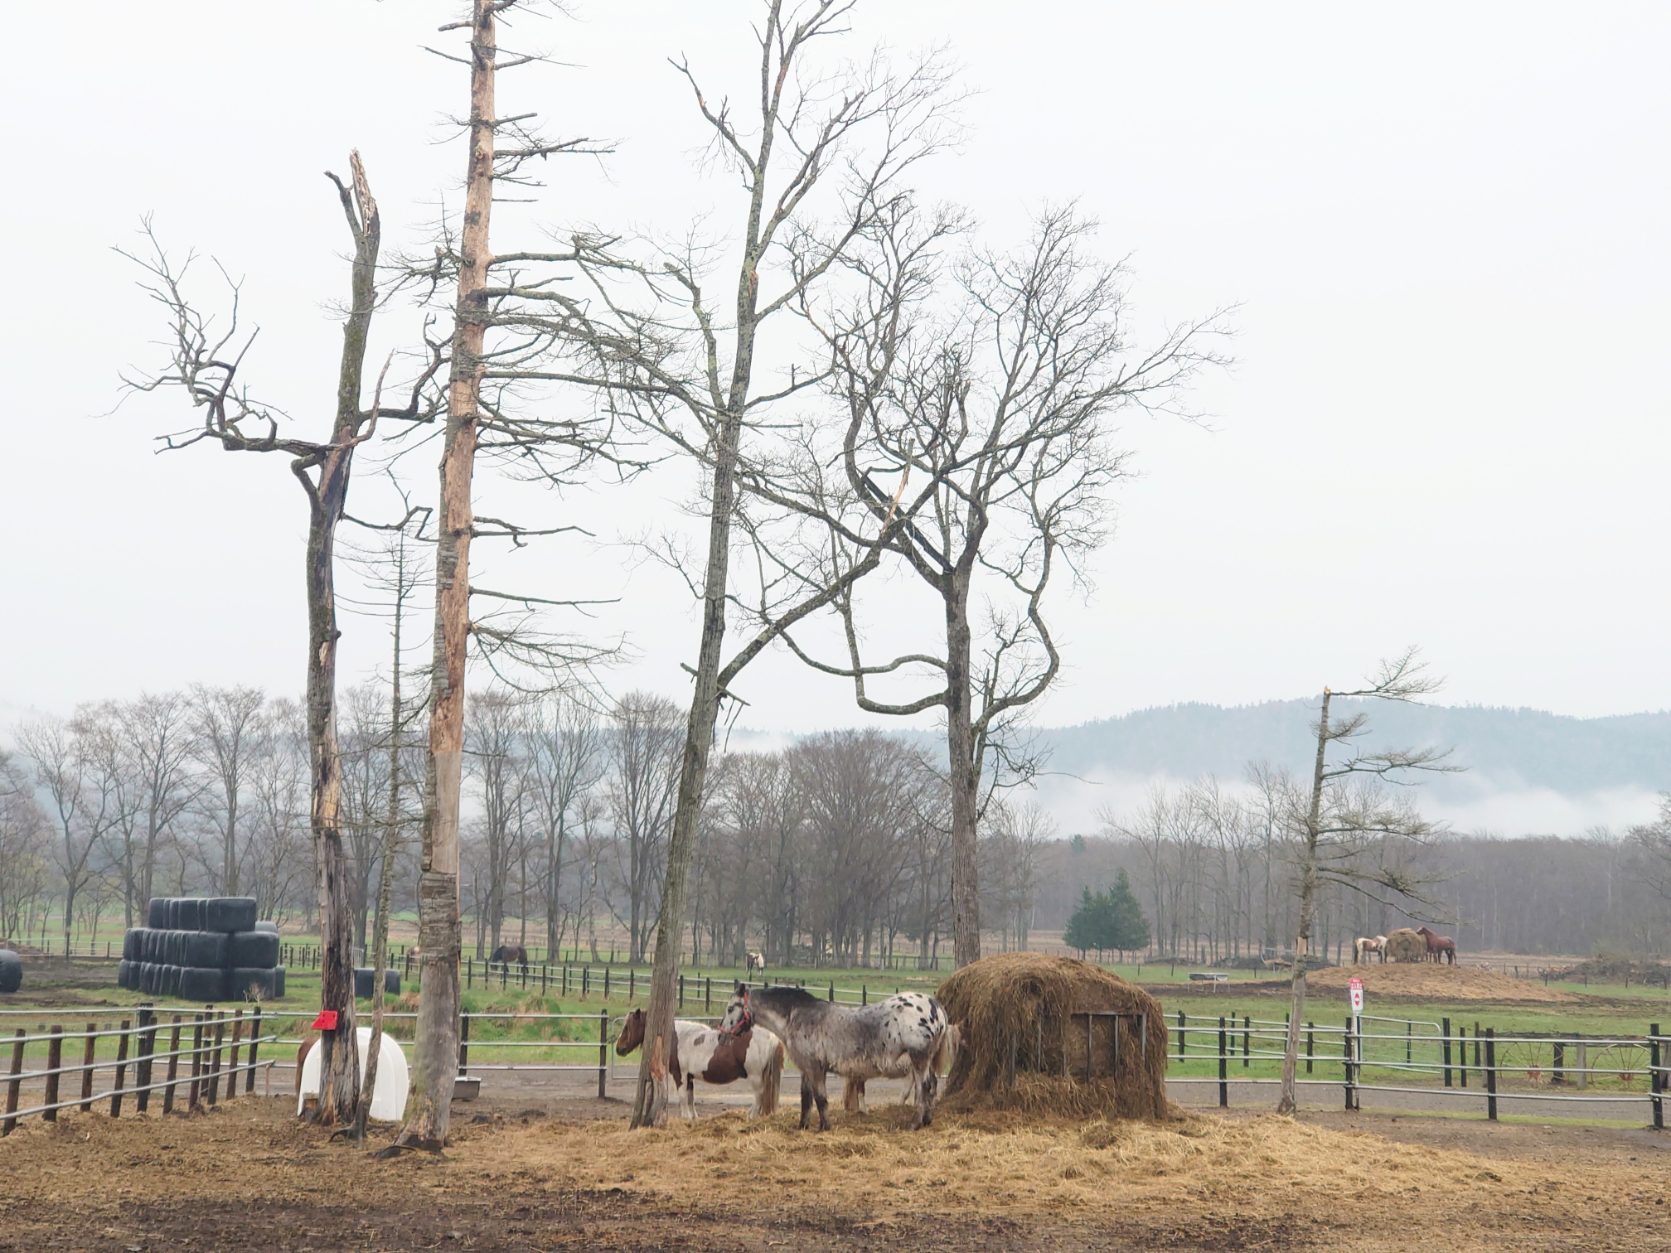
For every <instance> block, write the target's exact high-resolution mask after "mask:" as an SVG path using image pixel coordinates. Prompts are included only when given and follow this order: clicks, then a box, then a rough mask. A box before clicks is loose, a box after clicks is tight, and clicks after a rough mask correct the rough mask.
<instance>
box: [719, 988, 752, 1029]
mask: <svg viewBox="0 0 1671 1253" xmlns="http://www.w3.org/2000/svg"><path fill="white" fill-rule="evenodd" d="M753 1025H754V1014H753V1013H752V1012H751V1011H750V1009H749V1004H748V985H747V984H745V983H739V984H738V985H737V990H736V991H735V992H734V993H732V995H731V999H730V1000H729V1001H728V1002H726V1006H725V1017H723V1018H721V1019H720V1020H719V1033H720V1034H721V1035H736V1034H737V1033H738V1032H739V1031H747V1030H748V1029H749V1028H750V1027H752V1026H753Z"/></svg>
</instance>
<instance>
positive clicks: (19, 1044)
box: [0, 1027, 23, 1136]
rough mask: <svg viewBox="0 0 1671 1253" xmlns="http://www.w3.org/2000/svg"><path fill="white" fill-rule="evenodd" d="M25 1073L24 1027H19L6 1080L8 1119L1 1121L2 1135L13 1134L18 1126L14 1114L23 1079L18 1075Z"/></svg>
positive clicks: (0, 1132)
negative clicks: (9, 1071)
mask: <svg viewBox="0 0 1671 1253" xmlns="http://www.w3.org/2000/svg"><path fill="white" fill-rule="evenodd" d="M22 1073H23V1028H22V1027H19V1028H18V1029H17V1036H16V1038H15V1039H13V1041H12V1071H11V1077H10V1078H9V1079H7V1080H6V1120H5V1121H4V1122H0V1136H9V1135H11V1134H12V1128H13V1127H15V1126H17V1119H15V1118H13V1117H12V1115H13V1114H15V1113H17V1090H18V1088H19V1087H20V1086H21V1085H22V1083H23V1080H21V1079H19V1078H18V1075H20V1074H22Z"/></svg>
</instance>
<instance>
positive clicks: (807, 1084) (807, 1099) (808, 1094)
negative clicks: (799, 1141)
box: [800, 1070, 812, 1131]
mask: <svg viewBox="0 0 1671 1253" xmlns="http://www.w3.org/2000/svg"><path fill="white" fill-rule="evenodd" d="M811 1119H812V1079H811V1078H810V1077H809V1076H808V1075H807V1072H806V1071H804V1070H803V1071H801V1124H800V1130H802V1131H805V1130H806V1128H807V1123H808V1122H810V1121H811Z"/></svg>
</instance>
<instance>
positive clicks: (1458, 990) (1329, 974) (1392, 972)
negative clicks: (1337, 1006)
mask: <svg viewBox="0 0 1671 1253" xmlns="http://www.w3.org/2000/svg"><path fill="white" fill-rule="evenodd" d="M1350 979H1362V980H1363V985H1364V991H1365V992H1366V993H1370V994H1374V995H1379V996H1406V997H1411V998H1418V999H1421V1000H1424V1001H1522V1002H1537V1003H1539V1004H1550V1005H1554V1004H1562V1003H1569V1002H1575V1001H1582V1000H1583V999H1584V998H1583V997H1581V996H1576V995H1574V994H1573V993H1571V992H1563V991H1562V990H1560V989H1559V988H1546V987H1544V986H1543V984H1541V983H1533V982H1531V981H1529V980H1526V979H1516V978H1514V977H1513V976H1512V975H1505V974H1499V973H1498V972H1496V971H1494V970H1481V969H1480V968H1479V967H1478V966H1450V965H1440V964H1438V963H1437V962H1418V963H1414V964H1409V965H1404V964H1400V963H1398V962H1387V963H1386V964H1385V965H1383V964H1382V963H1380V962H1367V963H1365V964H1363V965H1360V966H1330V967H1327V968H1326V969H1323V970H1317V971H1313V972H1312V973H1311V974H1309V975H1307V976H1306V983H1307V984H1308V985H1309V986H1310V987H1313V988H1325V989H1338V990H1340V991H1345V990H1346V985H1347V981H1348V980H1350Z"/></svg>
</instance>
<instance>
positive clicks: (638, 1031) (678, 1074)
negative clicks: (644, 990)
mask: <svg viewBox="0 0 1671 1253" xmlns="http://www.w3.org/2000/svg"><path fill="white" fill-rule="evenodd" d="M645 1021H646V1019H645V1014H644V1011H643V1010H642V1009H635V1010H633V1011H632V1013H630V1014H628V1015H627V1018H626V1021H625V1022H623V1023H622V1024H621V1034H620V1035H619V1036H618V1037H617V1038H616V1040H615V1051H616V1052H617V1053H620V1054H622V1055H625V1054H627V1053H630V1052H632V1051H633V1050H634V1049H635V1048H637V1047H638V1046H639V1045H641V1044H643V1043H644V1027H645ZM667 1069H668V1074H669V1075H670V1076H671V1077H672V1079H673V1086H674V1087H677V1088H683V1089H684V1093H685V1100H684V1115H685V1117H686V1118H690V1119H694V1118H695V1117H696V1081H697V1080H698V1079H701V1080H702V1082H703V1083H712V1084H720V1085H723V1084H727V1083H735V1082H736V1081H737V1080H738V1079H747V1080H748V1082H749V1086H750V1087H751V1088H752V1089H753V1090H754V1107H753V1109H752V1110H751V1111H750V1113H751V1114H752V1116H753V1117H755V1118H764V1117H766V1116H767V1115H769V1114H775V1113H776V1112H777V1094H778V1087H779V1085H780V1084H781V1083H782V1082H783V1041H782V1040H780V1039H778V1038H777V1036H775V1035H773V1034H772V1033H771V1032H770V1031H767V1030H766V1029H765V1028H764V1027H756V1028H754V1029H753V1030H752V1031H739V1032H737V1033H736V1034H734V1035H726V1034H722V1033H721V1032H719V1031H716V1030H715V1029H714V1028H712V1027H708V1026H704V1025H703V1024H702V1023H699V1022H690V1021H688V1020H686V1019H682V1018H680V1019H675V1020H674V1022H673V1057H672V1060H671V1062H670V1064H669V1066H668V1068H667Z"/></svg>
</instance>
